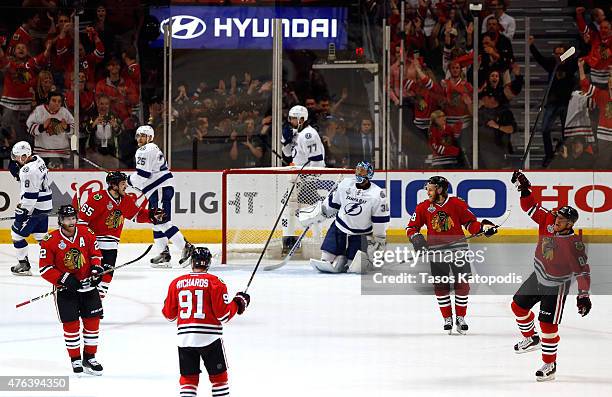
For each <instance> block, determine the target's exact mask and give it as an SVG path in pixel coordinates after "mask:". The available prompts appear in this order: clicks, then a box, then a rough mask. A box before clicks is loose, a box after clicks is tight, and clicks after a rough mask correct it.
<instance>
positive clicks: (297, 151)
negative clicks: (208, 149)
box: [283, 126, 325, 168]
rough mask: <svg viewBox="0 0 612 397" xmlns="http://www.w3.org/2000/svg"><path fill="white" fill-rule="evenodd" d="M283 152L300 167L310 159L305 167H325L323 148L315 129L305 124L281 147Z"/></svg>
mask: <svg viewBox="0 0 612 397" xmlns="http://www.w3.org/2000/svg"><path fill="white" fill-rule="evenodd" d="M283 153H285V155H286V156H291V157H292V158H293V164H295V165H296V166H298V167H302V166H303V165H304V164H306V163H307V162H308V160H310V163H308V165H307V166H306V167H308V168H310V167H325V149H324V148H323V143H321V137H320V136H319V133H318V132H317V130H315V129H314V128H312V127H311V126H306V127H305V128H304V129H303V130H302V131H300V132H298V133H297V134H296V135H295V137H293V141H292V142H291V143H289V144H287V145H285V146H284V147H283Z"/></svg>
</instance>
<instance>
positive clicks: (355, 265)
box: [346, 251, 372, 274]
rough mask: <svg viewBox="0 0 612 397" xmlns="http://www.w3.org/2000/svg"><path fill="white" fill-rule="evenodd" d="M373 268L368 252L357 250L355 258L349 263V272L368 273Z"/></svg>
mask: <svg viewBox="0 0 612 397" xmlns="http://www.w3.org/2000/svg"><path fill="white" fill-rule="evenodd" d="M371 268H372V266H371V262H370V258H369V257H368V254H366V253H365V252H363V251H357V254H355V258H353V260H352V261H351V262H350V263H349V266H348V270H347V271H346V272H347V273H356V274H366V273H367V272H368V270H370V269H371Z"/></svg>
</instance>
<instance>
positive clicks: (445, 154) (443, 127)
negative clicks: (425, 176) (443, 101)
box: [429, 110, 463, 169]
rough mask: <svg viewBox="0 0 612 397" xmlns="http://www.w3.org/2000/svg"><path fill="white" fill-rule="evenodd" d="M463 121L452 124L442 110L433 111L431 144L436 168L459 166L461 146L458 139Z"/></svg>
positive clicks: (430, 129) (430, 132)
mask: <svg viewBox="0 0 612 397" xmlns="http://www.w3.org/2000/svg"><path fill="white" fill-rule="evenodd" d="M462 126H463V123H462V122H461V121H459V122H457V123H455V124H453V125H450V124H447V123H446V114H444V112H443V111H441V110H436V111H434V112H432V113H431V123H430V127H429V146H430V147H431V150H432V152H433V158H432V161H431V166H432V167H433V168H436V169H449V168H459V165H460V159H461V148H460V147H459V144H458V143H457V140H458V139H459V137H460V136H461V127H462Z"/></svg>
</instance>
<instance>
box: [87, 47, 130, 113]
mask: <svg viewBox="0 0 612 397" xmlns="http://www.w3.org/2000/svg"><path fill="white" fill-rule="evenodd" d="M106 70H107V71H108V77H107V78H106V79H104V80H100V81H98V83H97V84H96V97H99V96H100V95H102V94H104V95H106V96H108V97H109V98H110V100H111V110H112V111H113V112H114V113H115V114H116V115H117V116H118V117H119V118H120V119H121V121H122V122H124V121H125V120H126V119H127V118H128V117H129V116H130V113H131V110H132V107H133V106H134V105H137V104H138V90H137V89H136V87H135V86H134V84H133V83H132V82H131V81H130V80H125V79H124V78H122V77H121V75H120V71H121V64H120V63H119V60H118V59H117V58H114V57H113V58H111V59H110V60H109V61H108V63H107V65H106Z"/></svg>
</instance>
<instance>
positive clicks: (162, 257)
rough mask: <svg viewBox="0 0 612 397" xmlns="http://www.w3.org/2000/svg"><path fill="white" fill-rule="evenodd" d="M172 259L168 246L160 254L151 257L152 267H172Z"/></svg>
mask: <svg viewBox="0 0 612 397" xmlns="http://www.w3.org/2000/svg"><path fill="white" fill-rule="evenodd" d="M170 259H172V257H171V256H170V249H169V248H168V247H166V248H165V249H164V250H163V251H162V252H160V254H159V255H157V256H156V257H154V258H151V267H154V268H156V269H160V268H161V269H167V268H170V267H172V265H171V264H170Z"/></svg>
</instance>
